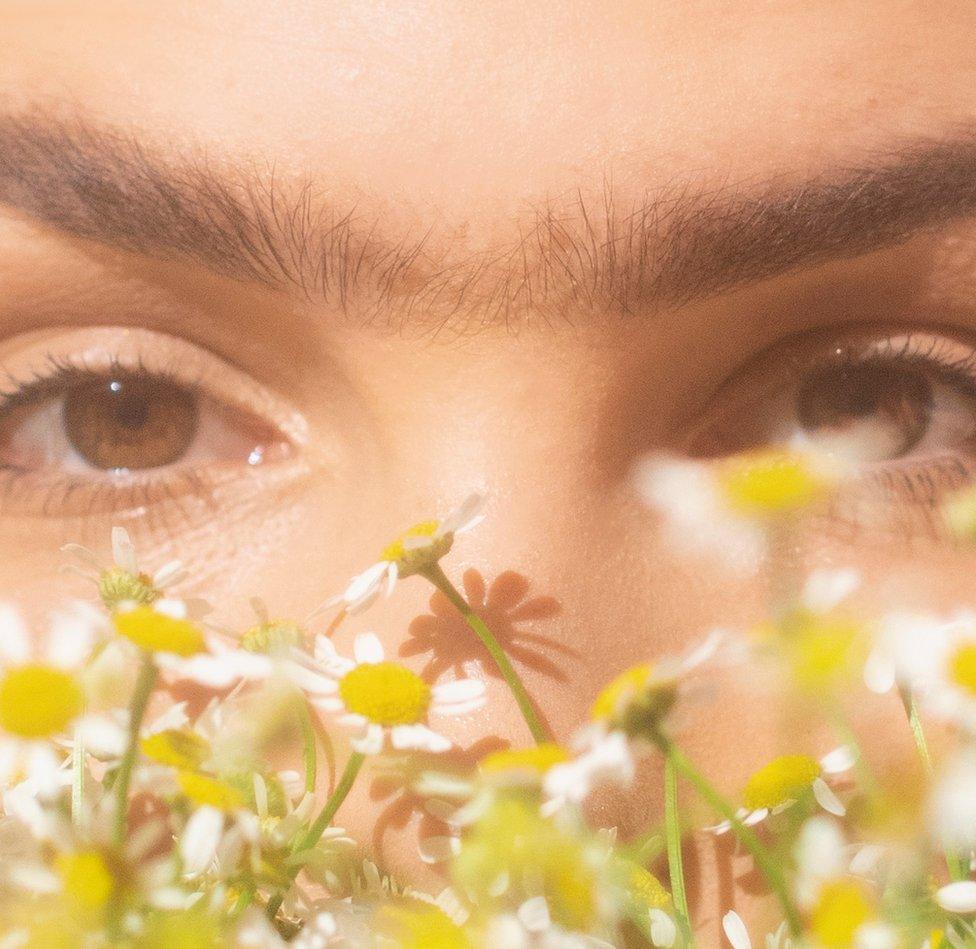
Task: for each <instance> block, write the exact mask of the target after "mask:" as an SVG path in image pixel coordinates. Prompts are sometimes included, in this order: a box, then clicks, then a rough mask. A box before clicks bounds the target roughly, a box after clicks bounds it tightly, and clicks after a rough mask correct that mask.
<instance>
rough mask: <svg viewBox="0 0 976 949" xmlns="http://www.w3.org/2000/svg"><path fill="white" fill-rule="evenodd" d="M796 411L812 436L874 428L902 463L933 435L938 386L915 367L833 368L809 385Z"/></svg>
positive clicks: (811, 378)
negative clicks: (934, 390)
mask: <svg viewBox="0 0 976 949" xmlns="http://www.w3.org/2000/svg"><path fill="white" fill-rule="evenodd" d="M796 410H797V415H798V417H799V420H800V423H801V424H802V425H803V428H804V429H805V430H806V431H807V432H808V433H812V434H820V435H828V436H830V435H844V434H846V433H855V432H857V431H858V430H862V431H863V429H864V428H865V427H866V426H870V427H871V428H872V429H874V430H875V432H876V433H877V434H878V435H881V436H882V437H883V439H884V444H885V445H886V446H887V451H886V454H887V456H888V457H889V458H898V457H901V456H902V455H905V454H907V453H908V452H909V451H911V449H912V448H914V447H915V445H916V444H917V443H918V441H919V439H921V437H922V436H923V435H924V434H925V432H926V430H927V429H928V426H929V422H930V418H931V413H932V384H931V382H930V381H929V379H928V378H926V376H925V374H924V373H922V372H919V371H918V370H917V369H915V368H911V367H909V368H899V367H896V366H891V365H885V364H883V363H877V364H868V365H863V366H840V367H831V368H828V369H823V370H821V371H819V372H816V373H814V374H812V375H811V376H809V377H808V378H807V379H806V380H805V381H804V383H803V385H802V387H801V388H800V391H799V393H798V394H797V399H796Z"/></svg>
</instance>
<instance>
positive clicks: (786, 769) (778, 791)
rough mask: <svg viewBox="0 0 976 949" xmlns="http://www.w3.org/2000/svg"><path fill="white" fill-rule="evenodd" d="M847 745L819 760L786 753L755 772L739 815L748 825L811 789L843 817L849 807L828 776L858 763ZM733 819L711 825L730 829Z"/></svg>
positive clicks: (831, 811) (789, 804) (721, 830)
mask: <svg viewBox="0 0 976 949" xmlns="http://www.w3.org/2000/svg"><path fill="white" fill-rule="evenodd" d="M854 760H855V757H854V753H853V752H852V751H851V749H850V748H848V747H847V746H841V747H840V748H835V749H834V750H833V751H831V752H830V753H829V754H826V755H824V756H823V758H821V759H820V760H819V761H817V760H816V759H815V758H812V757H810V756H809V755H782V756H781V757H779V758H774V759H773V760H772V761H771V762H769V764H767V765H765V766H763V767H762V768H760V769H759V770H758V771H756V772H755V773H753V774H752V776H751V777H750V778H749V780H748V781H747V782H746V786H745V788H744V789H743V792H742V800H743V803H744V805H745V806H744V807H742V808H740V809H739V811H738V812H737V813H736V817H737V818H738V819H739V820H740V821H741V822H742V823H743V824H745V825H746V826H747V827H751V826H753V825H754V824H758V823H760V822H761V821H764V820H765V819H766V818H767V817H769V815H770V814H779V813H781V812H782V811H785V810H787V809H788V808H790V807H792V806H793V805H794V804H796V803H797V801H799V800H801V799H802V798H803V797H805V796H806V795H807V794H808V793H810V794H812V795H813V798H814V800H815V801H816V802H817V804H819V805H820V807H822V808H823V809H824V810H825V811H826V812H827V813H828V814H834V815H836V816H837V817H843V816H844V815H845V814H846V813H847V808H846V807H845V806H844V804H843V803H842V802H841V800H840V798H838V797H837V795H836V794H835V793H834V791H833V789H832V788H831V787H830V785H829V784H828V783H827V780H826V777H831V776H835V775H839V774H843V773H845V772H847V771H849V770H850V769H851V768H852V767H853V766H854ZM731 828H732V823H731V821H727V820H725V821H722V822H721V823H719V824H716V825H715V826H714V827H709V828H708V830H710V831H711V832H712V833H714V834H724V833H727V832H728V831H729V830H730V829H731Z"/></svg>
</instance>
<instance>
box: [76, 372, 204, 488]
mask: <svg viewBox="0 0 976 949" xmlns="http://www.w3.org/2000/svg"><path fill="white" fill-rule="evenodd" d="M197 416H198V406H197V401H196V397H195V396H194V395H193V394H192V393H190V392H187V391H186V390H185V389H182V388H180V387H179V386H176V385H174V384H173V383H171V382H167V381H165V380H161V379H151V378H131V379H130V378H126V379H110V380H108V381H105V380H95V381H92V382H83V383H80V384H78V385H76V386H74V387H72V388H71V389H69V390H68V391H67V392H66V393H65V397H64V427H65V433H66V435H67V437H68V440H69V441H70V442H71V444H72V446H73V447H74V449H75V450H76V451H77V452H78V454H80V455H81V456H82V457H83V458H84V459H85V461H86V462H88V463H89V464H90V465H92V466H93V467H96V468H104V469H143V468H158V467H160V466H162V465H169V464H173V463H174V462H176V461H179V459H180V458H182V457H183V455H184V454H186V452H187V450H188V449H189V447H190V445H191V444H192V442H193V438H194V436H195V434H196V430H197V421H198V419H197Z"/></svg>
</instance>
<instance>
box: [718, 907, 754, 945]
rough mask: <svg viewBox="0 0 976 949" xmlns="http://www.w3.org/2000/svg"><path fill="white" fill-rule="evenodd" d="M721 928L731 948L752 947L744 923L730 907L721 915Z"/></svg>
mask: <svg viewBox="0 0 976 949" xmlns="http://www.w3.org/2000/svg"><path fill="white" fill-rule="evenodd" d="M722 929H723V930H724V931H725V938H726V939H728V941H729V945H731V946H732V949H752V940H751V939H750V938H749V931H748V930H747V929H746V924H745V923H744V922H742V917H741V916H740V915H739V914H738V913H737V912H736V911H735V910H734V909H730V910H729V911H728V912H727V913H726V914H725V915H724V916H723V917H722Z"/></svg>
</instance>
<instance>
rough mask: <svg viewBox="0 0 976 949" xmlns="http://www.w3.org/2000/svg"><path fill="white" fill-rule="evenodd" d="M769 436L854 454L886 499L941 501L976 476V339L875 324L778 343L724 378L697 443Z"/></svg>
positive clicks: (747, 443)
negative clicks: (890, 329) (971, 342)
mask: <svg viewBox="0 0 976 949" xmlns="http://www.w3.org/2000/svg"><path fill="white" fill-rule="evenodd" d="M771 444H788V445H792V446H794V447H808V446H809V447H816V448H818V449H820V450H821V451H826V452H827V453H828V454H832V455H834V456H836V457H840V458H843V459H844V460H846V461H848V462H853V463H854V464H855V465H856V466H857V469H858V470H859V471H860V472H861V473H862V475H864V476H865V477H870V478H872V479H873V483H874V484H875V487H876V488H877V487H878V486H880V487H881V488H882V489H883V496H884V499H886V500H897V499H900V500H910V501H913V502H921V503H924V504H926V505H929V506H932V505H935V504H937V503H938V502H939V501H940V500H941V499H942V498H943V497H944V495H945V494H947V493H948V492H949V491H951V490H954V489H956V488H958V487H961V486H963V485H965V484H968V483H969V482H970V481H971V480H973V478H974V476H976V349H974V348H973V346H972V345H969V344H967V343H965V342H963V341H961V340H958V339H955V338H953V337H951V336H948V335H940V334H937V333H933V332H917V333H916V332H913V333H909V334H905V333H899V334H896V335H893V334H891V333H886V332H885V331H884V330H878V329H861V330H858V331H855V332H849V333H847V334H844V335H840V336H838V334H836V333H835V334H833V335H832V336H829V337H828V336H825V335H824V334H822V333H818V334H810V335H807V336H804V337H800V338H794V339H792V340H788V341H786V342H784V343H782V344H779V345H777V346H774V347H772V348H770V349H769V350H767V351H766V352H764V353H762V354H760V356H758V357H757V358H755V359H753V360H752V361H751V362H750V363H749V364H748V365H747V366H746V367H745V368H744V369H743V370H742V371H740V372H739V373H737V374H736V375H735V376H734V377H733V378H731V379H730V380H729V381H727V382H726V384H725V385H724V386H723V387H722V389H721V390H720V391H719V392H718V394H717V395H716V396H715V397H714V399H713V400H712V404H711V406H710V408H709V410H708V412H707V417H706V419H705V422H704V424H703V425H701V426H700V427H699V428H698V429H697V431H696V432H695V434H694V436H693V439H692V442H691V445H690V450H691V453H692V454H693V455H696V456H698V457H721V456H725V455H728V454H733V453H735V452H739V451H744V450H748V449H752V448H758V447H761V446H764V445H771ZM874 495H875V498H874V500H875V501H877V499H878V497H877V496H878V491H877V490H875V492H874ZM864 500H865V499H863V498H862V499H861V502H862V503H860V505H859V507H860V508H861V509H862V510H861V511H859V514H860V513H863V507H864V503H863V502H864Z"/></svg>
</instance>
